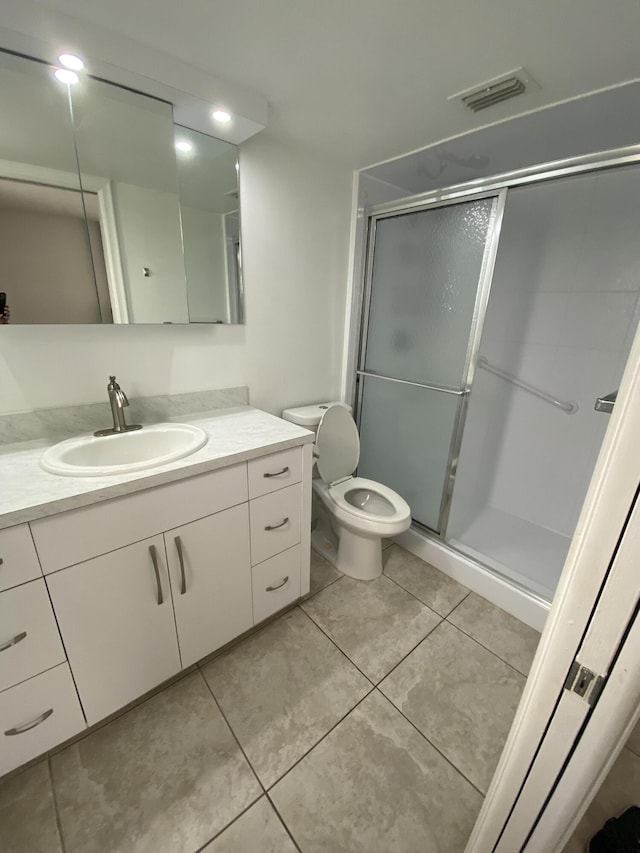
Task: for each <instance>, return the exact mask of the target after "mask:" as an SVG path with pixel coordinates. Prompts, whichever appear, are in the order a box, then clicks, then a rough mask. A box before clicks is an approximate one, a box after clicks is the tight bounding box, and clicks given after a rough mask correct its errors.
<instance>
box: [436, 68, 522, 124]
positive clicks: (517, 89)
mask: <svg viewBox="0 0 640 853" xmlns="http://www.w3.org/2000/svg"><path fill="white" fill-rule="evenodd" d="M531 88H538V86H537V84H536V83H535V82H534V81H533V80H532V79H531V77H530V75H529V74H528V73H527V72H526V71H525V70H524V68H516V69H515V70H514V71H509V72H508V73H507V74H503V75H502V76H500V77H494V78H493V79H492V80H487V82H486V83H482V84H481V85H480V86H474V87H473V89H466V90H465V91H464V92H458V93H457V94H456V95H451V96H450V97H449V99H448V100H450V101H452V100H456V101H457V100H459V101H461V103H462V104H463V105H464V106H465V107H468V109H470V110H472V111H473V112H474V113H478V112H480V110H486V109H487V108H488V107H492V106H493V105H494V104H501V103H502V102H503V101H508V100H509V99H510V98H516V97H518V95H524V93H525V92H527V91H529V90H530V89H531Z"/></svg>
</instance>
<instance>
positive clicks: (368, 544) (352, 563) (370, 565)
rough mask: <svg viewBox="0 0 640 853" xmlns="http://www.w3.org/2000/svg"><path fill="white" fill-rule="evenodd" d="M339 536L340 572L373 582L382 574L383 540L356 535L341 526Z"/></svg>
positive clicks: (338, 560) (337, 564)
mask: <svg viewBox="0 0 640 853" xmlns="http://www.w3.org/2000/svg"><path fill="white" fill-rule="evenodd" d="M338 526H339V528H340V530H339V534H338V539H339V542H338V559H337V561H336V563H335V566H336V568H337V569H338V571H340V572H342V573H343V574H345V575H347V576H348V577H350V578H355V579H356V580H360V581H372V580H374V579H375V578H377V577H380V575H381V574H382V539H381V538H380V537H379V536H374V537H368V536H362V535H361V534H359V533H354V532H353V531H351V530H349V529H348V528H346V527H343V526H342V525H341V524H340V525H338Z"/></svg>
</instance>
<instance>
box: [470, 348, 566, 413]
mask: <svg viewBox="0 0 640 853" xmlns="http://www.w3.org/2000/svg"><path fill="white" fill-rule="evenodd" d="M478 367H484V369H485V370H488V371H489V373H495V375H496V376H500V377H501V378H502V379H506V381H507V382H511V384H512V385H516V386H517V387H518V388H522V389H523V391H528V392H529V393H530V394H533V395H534V396H536V397H540V399H541V400H546V401H547V403H551V405H552V406H557V408H558V409H562V411H563V412H566V413H567V414H568V415H573V414H574V413H575V412H577V411H578V404H577V403H572V402H570V401H568V400H567V401H565V400H558V399H557V398H556V397H553V396H552V395H551V394H547V393H546V392H545V391H541V390H540V389H539V388H536V387H535V385H530V384H529V383H528V382H523V381H522V379H518V377H517V376H514V375H513V374H512V373H507V371H506V370H500V368H499V367H494V366H493V364H490V363H489V362H488V361H487V359H486V358H485V357H484V356H483V355H482V356H480V358H479V359H478Z"/></svg>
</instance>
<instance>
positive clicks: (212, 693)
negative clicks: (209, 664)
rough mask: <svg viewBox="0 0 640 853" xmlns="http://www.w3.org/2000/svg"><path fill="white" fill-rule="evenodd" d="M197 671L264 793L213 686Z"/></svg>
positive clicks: (260, 781)
mask: <svg viewBox="0 0 640 853" xmlns="http://www.w3.org/2000/svg"><path fill="white" fill-rule="evenodd" d="M198 672H200V678H201V679H202V680H203V681H204V683H205V685H206V687H207V690H208V691H209V693H210V694H211V698H212V699H213V701H214V702H215V704H216V707H217V708H218V711H220V714H221V715H222V719H223V720H224V721H225V723H226V724H227V726H228V728H229V731H230V732H231V734H232V735H233V739H234V740H235V742H236V743H237V744H238V748H239V750H240V752H241V753H242V754H243V755H244V758H245V761H246V762H247V764H248V765H249V767H250V768H251V772H252V773H253V775H254V776H255V777H256V779H257V780H258V784H259V785H260V787H261V788H262V791H263V793H266V791H267V789H266V788H265V786H264V785H263V784H262V779H261V778H260V777H259V776H258V774H257V772H256V769H255V767H254V766H253V764H252V763H251V762H250V761H249V756H248V755H247V753H246V752H245V751H244V747H243V746H242V744H241V743H240V741H239V740H238V737H237V735H236V733H235V732H234V730H233V726H232V725H231V723H230V722H229V720H228V719H227V715H226V714H225V712H224V711H223V710H222V706H221V705H220V703H219V702H218V700H217V699H216V697H215V693H214V692H213V688H212V687H211V685H210V684H209V682H208V681H207V679H206V678H205V677H204V675H203V673H202V671H201V670H198ZM261 796H262V795H261Z"/></svg>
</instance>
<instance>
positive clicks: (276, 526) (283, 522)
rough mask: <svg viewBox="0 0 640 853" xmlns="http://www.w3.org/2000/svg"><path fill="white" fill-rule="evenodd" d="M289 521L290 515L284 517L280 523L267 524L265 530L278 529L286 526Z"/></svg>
mask: <svg viewBox="0 0 640 853" xmlns="http://www.w3.org/2000/svg"><path fill="white" fill-rule="evenodd" d="M288 521H289V516H287V517H286V518H283V519H282V521H281V522H280V524H267V526H266V527H265V530H277V529H278V528H279V527H284V526H285V524H287V523H288Z"/></svg>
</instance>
